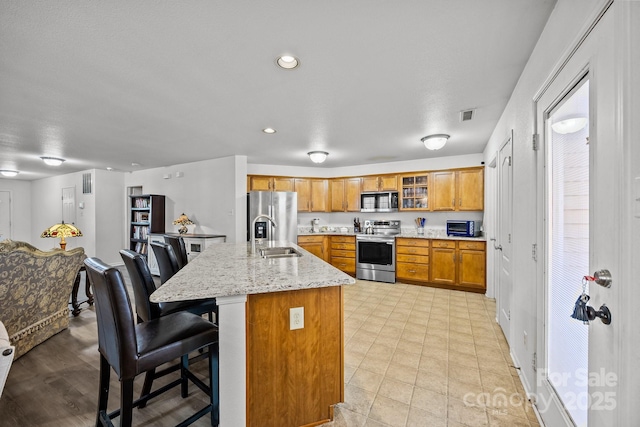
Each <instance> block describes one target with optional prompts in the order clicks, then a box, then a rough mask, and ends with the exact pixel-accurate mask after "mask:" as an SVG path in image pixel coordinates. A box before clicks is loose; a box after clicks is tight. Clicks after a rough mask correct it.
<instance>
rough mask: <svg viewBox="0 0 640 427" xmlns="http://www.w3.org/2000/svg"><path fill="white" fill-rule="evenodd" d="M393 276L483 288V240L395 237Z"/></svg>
mask: <svg viewBox="0 0 640 427" xmlns="http://www.w3.org/2000/svg"><path fill="white" fill-rule="evenodd" d="M396 280H397V281H399V282H405V283H412V284H417V285H423V284H424V285H433V286H437V287H442V288H448V289H460V290H467V291H474V292H484V291H485V290H486V242H484V241H471V240H448V239H447V240H438V239H434V240H430V239H423V238H405V237H398V238H396Z"/></svg>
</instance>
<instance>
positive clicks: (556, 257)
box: [547, 78, 589, 426]
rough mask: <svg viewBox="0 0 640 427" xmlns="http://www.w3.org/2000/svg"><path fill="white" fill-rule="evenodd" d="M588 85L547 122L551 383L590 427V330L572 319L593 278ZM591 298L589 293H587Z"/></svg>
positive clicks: (569, 408) (579, 419)
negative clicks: (589, 278)
mask: <svg viewBox="0 0 640 427" xmlns="http://www.w3.org/2000/svg"><path fill="white" fill-rule="evenodd" d="M588 114H589V81H588V80H587V79H586V78H585V79H583V80H582V81H581V82H580V83H578V85H576V87H575V88H574V89H573V90H572V91H571V92H570V93H569V94H568V95H567V96H565V97H564V99H563V100H562V101H561V102H560V104H559V105H558V106H557V107H556V108H555V109H554V110H552V112H551V114H550V116H549V118H548V121H547V123H548V136H549V138H548V140H549V141H550V142H551V143H550V144H549V148H550V150H549V154H548V162H549V164H548V166H549V168H548V173H549V175H548V179H549V183H550V186H549V193H548V206H549V212H548V216H547V217H548V218H550V221H548V222H547V238H548V242H549V244H548V248H549V250H548V253H547V266H548V267H547V268H548V283H547V289H548V301H547V325H548V330H547V358H548V359H547V360H548V365H547V366H548V372H547V376H548V380H549V382H550V383H551V385H552V386H553V388H554V390H555V392H556V393H557V396H558V397H559V399H560V400H561V401H562V403H563V405H564V407H565V409H566V411H567V413H568V414H569V415H570V416H571V418H572V419H573V422H574V423H575V425H577V426H586V425H587V409H588V405H589V402H588V399H589V395H588V384H587V381H585V380H584V379H585V377H586V375H587V373H588V352H589V349H588V347H589V327H588V326H587V325H585V324H583V323H582V322H580V321H578V320H575V319H572V318H571V317H570V316H571V314H572V313H573V308H574V305H575V302H576V300H577V299H578V297H579V296H580V295H581V294H582V291H583V284H582V278H583V277H584V276H585V275H587V274H588V273H589V126H588V119H589V116H588ZM585 290H586V292H587V293H588V291H589V289H588V288H586V289H585Z"/></svg>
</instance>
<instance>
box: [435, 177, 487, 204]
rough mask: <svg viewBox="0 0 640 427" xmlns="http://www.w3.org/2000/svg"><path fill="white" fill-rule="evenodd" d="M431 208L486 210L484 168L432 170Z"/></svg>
mask: <svg viewBox="0 0 640 427" xmlns="http://www.w3.org/2000/svg"><path fill="white" fill-rule="evenodd" d="M430 193H431V210H433V211H481V210H484V169H483V168H472V169H461V170H456V171H437V172H431V191H430Z"/></svg>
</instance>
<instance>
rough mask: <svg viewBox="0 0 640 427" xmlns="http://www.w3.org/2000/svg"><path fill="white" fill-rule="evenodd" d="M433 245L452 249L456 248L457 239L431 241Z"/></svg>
mask: <svg viewBox="0 0 640 427" xmlns="http://www.w3.org/2000/svg"><path fill="white" fill-rule="evenodd" d="M431 245H433V247H434V248H451V249H455V248H456V241H455V240H433V241H431Z"/></svg>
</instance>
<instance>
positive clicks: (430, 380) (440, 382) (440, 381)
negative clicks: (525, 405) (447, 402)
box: [415, 371, 449, 395]
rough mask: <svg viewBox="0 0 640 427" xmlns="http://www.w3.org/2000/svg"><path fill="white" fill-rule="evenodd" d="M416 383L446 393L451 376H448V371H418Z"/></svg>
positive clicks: (427, 388)
mask: <svg viewBox="0 0 640 427" xmlns="http://www.w3.org/2000/svg"><path fill="white" fill-rule="evenodd" d="M415 383H416V387H420V388H423V389H426V390H430V391H435V392H436V393H440V394H445V395H446V394H447V392H448V387H449V377H447V375H446V372H430V371H418V375H417V376H416V381H415Z"/></svg>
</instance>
